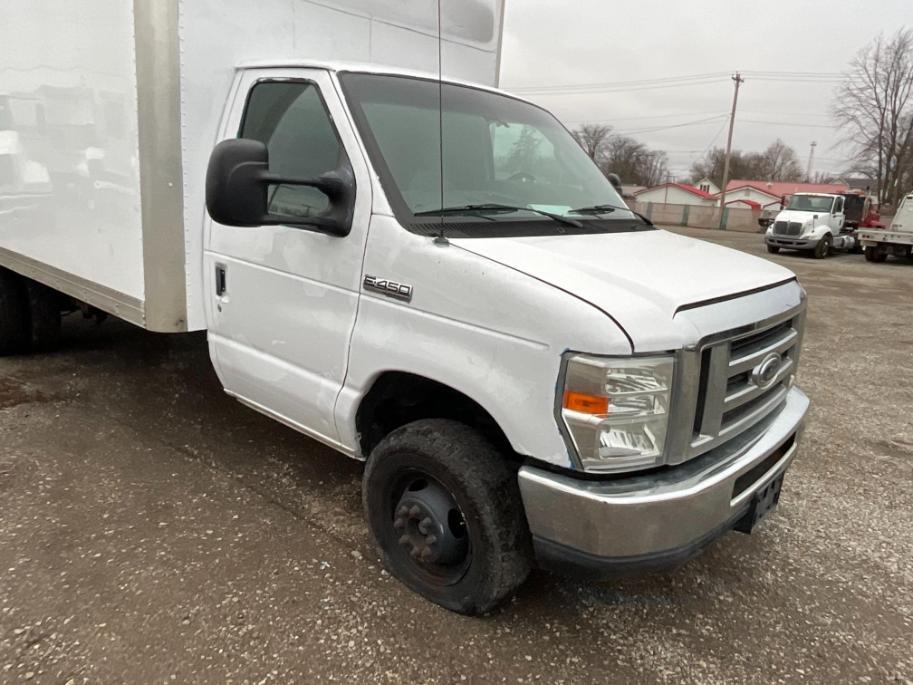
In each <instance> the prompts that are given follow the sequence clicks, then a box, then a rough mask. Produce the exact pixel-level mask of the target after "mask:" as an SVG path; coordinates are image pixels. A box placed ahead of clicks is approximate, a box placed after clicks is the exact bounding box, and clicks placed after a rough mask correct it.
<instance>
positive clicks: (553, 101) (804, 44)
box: [501, 0, 913, 180]
mask: <svg viewBox="0 0 913 685" xmlns="http://www.w3.org/2000/svg"><path fill="white" fill-rule="evenodd" d="M905 24H906V25H907V26H913V0H868V1H854V2H849V1H848V0H831V1H830V2H823V1H820V0H819V1H816V2H813V1H810V0H767V1H766V2H751V3H749V2H743V1H742V0H708V1H705V2H679V1H677V0H676V1H673V0H634V1H631V0H628V1H627V2H620V1H618V0H560V1H559V0H507V10H506V16H505V29H504V48H503V56H502V66H501V86H502V87H503V88H505V89H507V90H511V89H513V90H515V91H516V92H517V93H518V94H522V95H523V96H524V97H527V98H529V99H531V100H533V101H535V102H538V103H539V104H541V105H543V106H545V107H547V108H548V109H550V110H552V111H553V112H554V113H555V114H556V115H558V117H559V118H561V119H562V120H563V121H564V122H565V124H567V125H568V126H569V127H570V128H576V127H577V126H578V125H579V124H580V123H582V122H599V123H605V124H609V125H611V126H613V128H614V129H615V130H616V131H617V132H619V133H630V135H631V136H632V137H635V138H637V139H638V140H640V141H642V142H644V143H646V144H648V145H649V146H651V147H655V148H658V149H663V150H666V151H668V153H669V159H670V167H671V169H672V172H673V173H674V174H677V175H680V176H681V177H682V179H681V180H686V179H685V177H686V176H687V174H688V169H689V168H690V166H691V162H692V161H694V159H696V158H698V157H700V156H701V153H702V152H703V151H704V150H706V149H707V148H708V147H709V146H711V145H719V146H724V145H725V142H726V130H725V124H726V119H725V115H726V114H727V113H728V111H729V109H730V107H731V104H732V90H733V88H732V86H733V84H732V81H731V80H730V79H729V76H728V75H725V74H721V75H720V76H707V77H706V78H704V79H703V80H698V82H697V83H694V82H692V84H690V85H686V86H679V87H668V85H669V83H668V82H664V83H659V84H656V83H644V82H645V81H649V80H655V79H668V78H670V77H678V76H692V75H698V74H700V75H703V74H716V73H719V72H726V74H729V73H734V72H735V71H736V70H741V71H747V72H749V73H748V74H746V75H745V83H743V84H742V88H741V90H740V93H739V106H738V113H737V116H736V127H735V134H734V137H733V148H736V149H743V150H759V149H762V148H764V147H766V146H767V144H768V143H770V142H772V141H773V140H774V139H776V138H777V137H780V138H782V139H783V140H784V141H785V142H786V143H788V144H789V145H791V146H793V147H794V148H795V149H796V151H797V153H798V154H799V158H800V161H801V163H802V166H803V168H804V167H805V164H806V163H807V160H808V153H809V145H810V143H811V142H812V141H817V142H818V147H817V149H816V152H815V163H814V168H815V170H816V171H833V172H839V171H841V170H842V168H843V165H844V162H845V159H846V157H847V152H846V150H845V149H841V148H842V146H841V145H840V143H839V135H838V133H837V132H836V131H835V130H834V129H833V126H832V121H831V118H830V115H829V112H830V110H831V108H832V106H833V102H834V98H835V97H836V95H837V83H835V82H833V81H827V80H825V79H830V78H833V76H829V75H830V74H833V73H834V72H841V71H843V70H845V69H846V67H847V64H848V62H849V61H850V60H851V59H852V57H853V56H854V55H855V53H856V52H857V51H858V50H859V49H860V48H861V47H863V46H864V45H865V44H866V43H868V42H869V41H870V40H872V38H874V37H875V36H876V35H878V33H880V32H884V33H885V34H892V33H894V32H895V31H896V30H897V29H898V28H899V27H901V26H904V25H905ZM762 71H763V72H813V73H814V75H813V76H809V77H807V78H808V79H809V80H808V81H802V82H784V81H777V80H763V79H762V77H761V75H756V76H754V77H752V75H751V73H750V72H762ZM702 78H703V77H702ZM771 78H782V77H780V76H779V75H773V76H772V77H771ZM620 81H636V82H639V83H636V84H621V85H617V84H618V82H620ZM580 84H584V85H587V86H589V85H591V84H616V85H612V86H611V89H609V88H606V87H603V86H601V85H600V86H598V90H597V89H595V88H582V89H578V90H577V92H572V93H568V92H559V93H554V92H552V93H548V92H543V91H542V90H532V89H539V88H543V87H551V86H567V85H571V86H576V85H580ZM656 85H662V86H664V87H662V88H654V87H649V88H645V86H656ZM635 87H636V88H639V89H638V90H634V89H633V88H635ZM580 90H590V91H591V92H584V93H581V92H580ZM593 91H595V92H593ZM694 122H699V123H694ZM680 124H689V125H686V126H680ZM691 124H693V125H691ZM672 126H675V127H676V128H670V127H672ZM660 129H662V130H660Z"/></svg>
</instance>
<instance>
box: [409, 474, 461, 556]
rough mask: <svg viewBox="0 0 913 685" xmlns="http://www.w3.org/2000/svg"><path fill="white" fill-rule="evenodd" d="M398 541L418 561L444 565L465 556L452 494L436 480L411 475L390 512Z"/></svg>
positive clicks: (459, 519) (458, 517) (457, 513)
mask: <svg viewBox="0 0 913 685" xmlns="http://www.w3.org/2000/svg"><path fill="white" fill-rule="evenodd" d="M393 528H394V529H395V530H396V532H397V534H398V535H399V544H400V545H402V547H403V548H404V549H405V550H406V551H407V552H408V553H409V556H411V557H412V559H414V560H415V561H417V562H419V563H421V564H428V565H435V564H436V565H441V566H447V565H451V564H455V563H458V562H460V561H462V560H463V558H465V556H466V552H467V549H468V541H467V538H466V527H465V523H464V521H463V515H462V513H461V512H460V509H459V507H458V506H457V504H456V501H455V500H454V499H453V496H452V495H451V494H450V493H449V492H448V491H447V490H446V489H445V488H444V487H443V486H442V485H440V484H439V483H437V482H435V481H432V480H428V479H425V478H415V479H413V480H412V481H411V482H410V483H409V485H408V486H407V487H406V490H405V492H403V495H402V497H401V498H400V500H399V503H398V504H397V505H396V507H395V509H394V514H393Z"/></svg>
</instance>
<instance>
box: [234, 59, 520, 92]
mask: <svg viewBox="0 0 913 685" xmlns="http://www.w3.org/2000/svg"><path fill="white" fill-rule="evenodd" d="M238 69H323V70H324V71H333V72H343V71H351V72H356V73H362V74H384V75H389V76H408V77H411V78H421V79H429V80H432V81H437V80H438V78H439V75H438V73H437V72H436V71H422V70H418V69H404V68H402V67H395V66H390V65H388V64H377V63H371V62H345V61H317V60H300V59H297V60H296V59H288V60H256V61H247V62H242V63H241V64H239V65H238ZM441 80H442V81H443V82H444V83H453V84H455V85H459V86H469V87H471V88H478V89H480V90H487V91H490V92H492V93H500V94H502V95H509V96H510V97H512V98H514V99H517V100H524V101H525V102H528V100H526V99H525V98H522V97H518V96H516V95H514V94H513V93H509V92H507V91H505V90H501V89H500V88H495V87H493V86H489V85H486V84H484V83H478V82H475V81H466V80H465V79H459V78H451V77H449V76H447V75H446V74H444V76H443V78H442V79H441Z"/></svg>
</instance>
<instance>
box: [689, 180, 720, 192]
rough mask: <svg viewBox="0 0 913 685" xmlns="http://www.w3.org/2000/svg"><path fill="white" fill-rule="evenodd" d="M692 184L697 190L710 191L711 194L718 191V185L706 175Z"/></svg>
mask: <svg viewBox="0 0 913 685" xmlns="http://www.w3.org/2000/svg"><path fill="white" fill-rule="evenodd" d="M694 185H695V186H697V189H698V190H703V191H704V192H705V193H710V194H711V195H716V194H717V193H719V192H720V187H719V186H718V185H717V184H716V183H714V182H713V181H711V180H710V179H709V178H707V177H706V176H704V178H702V179H701V180H700V181H698V182H697V183H695V184H694Z"/></svg>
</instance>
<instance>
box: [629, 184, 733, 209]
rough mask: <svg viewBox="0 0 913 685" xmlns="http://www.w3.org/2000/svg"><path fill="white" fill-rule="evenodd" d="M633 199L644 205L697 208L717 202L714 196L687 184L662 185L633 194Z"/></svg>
mask: <svg viewBox="0 0 913 685" xmlns="http://www.w3.org/2000/svg"><path fill="white" fill-rule="evenodd" d="M634 198H635V199H636V200H637V201H638V202H641V203H644V204H645V203H648V202H655V203H658V204H669V205H697V206H699V207H713V206H714V205H715V204H716V202H717V199H716V196H715V195H713V194H711V193H708V192H706V191H703V190H701V189H700V188H696V187H695V186H693V185H689V184H687V183H663V184H662V185H658V186H653V187H652V188H646V189H644V190H641V191H639V192H637V193H634Z"/></svg>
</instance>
